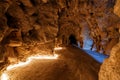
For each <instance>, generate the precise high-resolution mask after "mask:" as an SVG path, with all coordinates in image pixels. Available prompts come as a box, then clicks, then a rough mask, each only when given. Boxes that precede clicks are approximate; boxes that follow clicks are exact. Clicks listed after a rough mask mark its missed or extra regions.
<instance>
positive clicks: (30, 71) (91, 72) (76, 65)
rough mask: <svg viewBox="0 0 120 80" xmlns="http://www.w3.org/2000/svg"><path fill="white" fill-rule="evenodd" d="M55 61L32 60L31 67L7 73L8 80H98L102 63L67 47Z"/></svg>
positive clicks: (60, 51) (18, 68)
mask: <svg viewBox="0 0 120 80" xmlns="http://www.w3.org/2000/svg"><path fill="white" fill-rule="evenodd" d="M55 52H56V53H57V54H59V55H60V56H59V58H58V59H54V60H36V59H34V60H32V62H31V63H30V64H29V65H25V66H21V67H17V68H14V69H12V70H9V71H6V72H5V73H7V75H8V77H9V79H8V80H98V72H99V68H100V65H101V64H100V63H98V62H97V61H95V60H94V59H93V58H92V57H91V56H89V55H88V54H85V52H84V51H83V50H80V49H78V48H75V47H72V46H70V47H66V48H65V49H62V50H57V51H55Z"/></svg>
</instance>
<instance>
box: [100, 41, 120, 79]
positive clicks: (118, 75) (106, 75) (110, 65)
mask: <svg viewBox="0 0 120 80" xmlns="http://www.w3.org/2000/svg"><path fill="white" fill-rule="evenodd" d="M119 53H120V43H118V44H117V45H116V46H114V47H113V49H112V51H111V55H110V57H109V58H108V59H106V60H105V61H104V63H103V64H102V66H101V69H100V72H99V80H120V54H119Z"/></svg>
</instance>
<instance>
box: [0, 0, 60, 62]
mask: <svg viewBox="0 0 120 80" xmlns="http://www.w3.org/2000/svg"><path fill="white" fill-rule="evenodd" d="M57 12H58V5H57V4H56V3H55V2H54V1H47V2H46V0H0V61H1V62H4V61H6V60H8V59H11V58H18V59H22V58H23V57H24V56H28V55H31V54H35V53H40V52H42V53H44V54H48V53H52V50H53V48H54V38H55V37H56V35H57V32H58V26H57V25H58V23H57V20H58V14H57Z"/></svg>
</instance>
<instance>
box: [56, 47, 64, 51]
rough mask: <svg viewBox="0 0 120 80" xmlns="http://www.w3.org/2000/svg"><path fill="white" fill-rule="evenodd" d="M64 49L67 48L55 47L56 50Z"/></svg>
mask: <svg viewBox="0 0 120 80" xmlns="http://www.w3.org/2000/svg"><path fill="white" fill-rule="evenodd" d="M62 49H65V48H64V47H56V48H54V50H62Z"/></svg>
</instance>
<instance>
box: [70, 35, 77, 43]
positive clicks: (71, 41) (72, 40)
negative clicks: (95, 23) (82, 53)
mask: <svg viewBox="0 0 120 80" xmlns="http://www.w3.org/2000/svg"><path fill="white" fill-rule="evenodd" d="M69 41H70V44H71V45H77V39H76V37H75V36H74V35H72V34H71V35H70V37H69Z"/></svg>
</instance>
